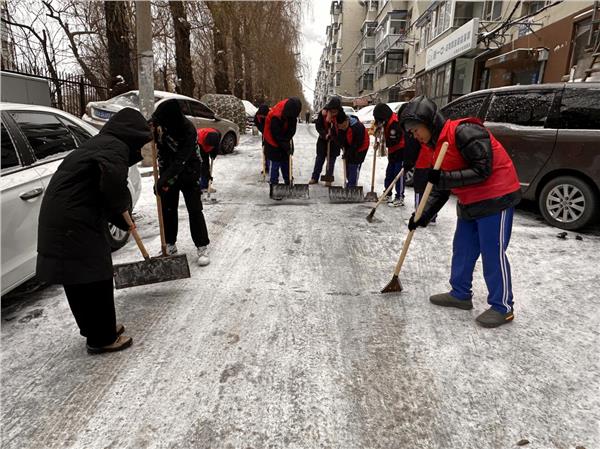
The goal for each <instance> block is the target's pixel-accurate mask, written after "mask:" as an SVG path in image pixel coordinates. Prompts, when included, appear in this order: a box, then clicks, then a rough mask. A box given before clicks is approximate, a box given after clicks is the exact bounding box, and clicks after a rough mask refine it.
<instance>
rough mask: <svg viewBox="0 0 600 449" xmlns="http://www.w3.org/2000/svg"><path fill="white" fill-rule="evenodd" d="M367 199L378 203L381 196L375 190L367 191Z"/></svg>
mask: <svg viewBox="0 0 600 449" xmlns="http://www.w3.org/2000/svg"><path fill="white" fill-rule="evenodd" d="M365 201H369V202H371V203H376V202H377V201H379V197H378V196H377V194H376V193H375V192H367V194H366V195H365Z"/></svg>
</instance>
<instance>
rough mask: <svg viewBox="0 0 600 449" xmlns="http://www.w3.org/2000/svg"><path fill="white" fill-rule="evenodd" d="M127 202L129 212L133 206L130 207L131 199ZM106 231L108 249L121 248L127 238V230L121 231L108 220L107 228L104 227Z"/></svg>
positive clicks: (113, 250)
mask: <svg viewBox="0 0 600 449" xmlns="http://www.w3.org/2000/svg"><path fill="white" fill-rule="evenodd" d="M129 204H130V206H129V213H130V214H131V212H132V210H133V208H132V207H131V200H130V202H129ZM106 232H107V236H108V241H109V243H110V250H111V251H112V252H115V251H117V250H118V249H121V248H123V247H124V246H125V245H126V244H127V241H128V240H129V231H123V230H122V229H121V228H118V227H117V226H115V225H114V224H112V223H110V222H109V223H108V228H107V229H106Z"/></svg>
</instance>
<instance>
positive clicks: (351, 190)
mask: <svg viewBox="0 0 600 449" xmlns="http://www.w3.org/2000/svg"><path fill="white" fill-rule="evenodd" d="M329 200H330V201H332V202H337V203H362V202H363V201H364V200H365V197H364V195H363V188H362V187H347V188H344V187H329Z"/></svg>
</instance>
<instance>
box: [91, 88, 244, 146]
mask: <svg viewBox="0 0 600 449" xmlns="http://www.w3.org/2000/svg"><path fill="white" fill-rule="evenodd" d="M171 98H175V99H176V100H177V101H178V102H179V105H180V106H181V110H182V111H183V113H184V114H185V115H186V117H187V118H189V119H190V120H191V121H192V122H193V123H194V126H195V127H196V128H215V129H217V130H219V131H220V132H221V136H222V137H221V151H222V152H223V153H225V154H228V153H232V152H233V150H234V148H235V147H236V145H237V144H238V143H239V140H240V129H239V127H238V126H237V125H236V124H235V123H233V122H231V121H229V120H226V119H223V118H220V117H218V116H217V115H216V114H215V113H214V112H213V111H212V110H211V109H210V108H209V107H208V106H206V105H205V104H204V103H202V102H200V101H198V100H194V99H193V98H190V97H186V96H185V95H179V94H173V93H170V92H163V91H160V90H155V91H154V105H155V106H158V105H159V104H160V103H161V102H162V101H165V100H168V99H171ZM126 107H128V108H134V109H138V110H139V108H140V97H139V92H138V91H137V90H132V91H129V92H125V93H124V94H121V95H117V96H116V97H113V98H111V99H110V100H106V101H92V102H90V103H88V104H87V107H86V113H85V114H84V115H83V117H82V119H83V120H84V121H85V122H87V123H89V124H91V125H93V126H95V127H96V128H98V129H100V128H102V127H103V126H104V124H105V123H106V122H107V121H108V119H109V118H111V117H112V116H113V114H115V113H116V112H118V111H120V110H121V109H123V108H126Z"/></svg>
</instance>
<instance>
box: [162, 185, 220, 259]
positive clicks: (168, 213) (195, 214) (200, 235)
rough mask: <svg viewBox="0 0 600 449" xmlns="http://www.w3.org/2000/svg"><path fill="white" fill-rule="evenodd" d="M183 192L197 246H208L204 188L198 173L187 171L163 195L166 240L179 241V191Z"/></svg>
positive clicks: (170, 241)
mask: <svg viewBox="0 0 600 449" xmlns="http://www.w3.org/2000/svg"><path fill="white" fill-rule="evenodd" d="M180 191H181V193H183V199H184V200H185V206H186V207H187V211H188V215H189V219H190V233H191V234H192V240H193V241H194V245H196V247H200V246H207V245H208V244H209V243H210V240H209V238H208V229H207V228H206V221H205V220H204V214H203V213H202V190H201V189H200V180H199V179H198V176H197V175H194V174H188V173H185V174H183V175H182V176H180V178H179V179H178V180H177V182H176V183H175V184H174V185H173V186H171V187H169V190H168V191H167V192H165V193H163V194H162V195H161V199H162V211H163V220H164V224H165V240H166V241H167V243H169V244H172V245H173V244H175V242H177V228H178V224H179V217H178V213H177V212H178V211H177V209H178V207H179V192H180Z"/></svg>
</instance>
